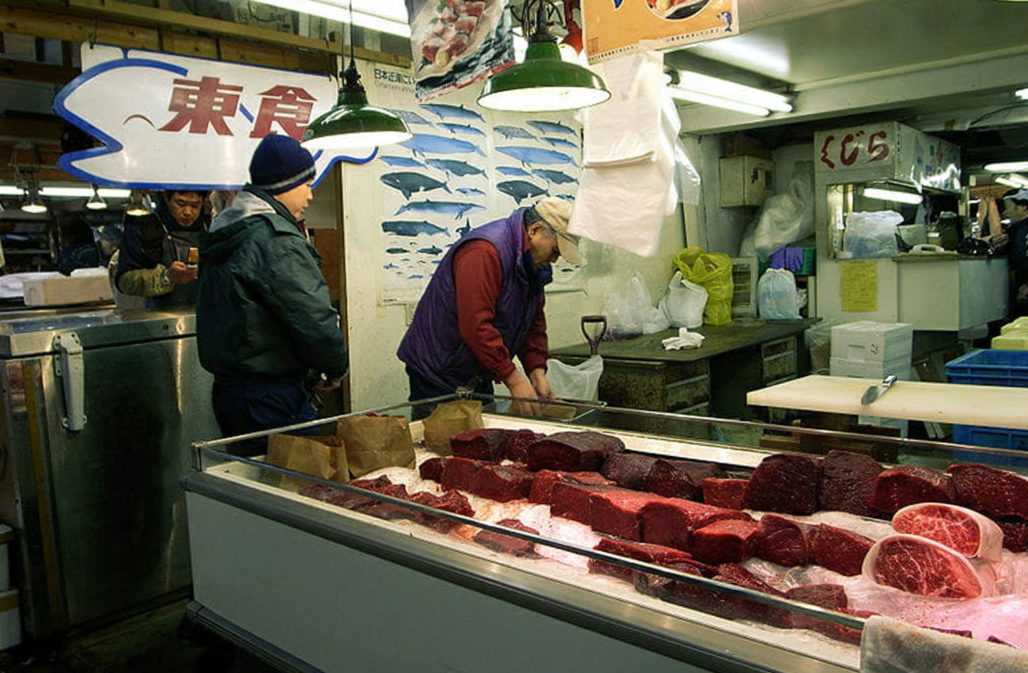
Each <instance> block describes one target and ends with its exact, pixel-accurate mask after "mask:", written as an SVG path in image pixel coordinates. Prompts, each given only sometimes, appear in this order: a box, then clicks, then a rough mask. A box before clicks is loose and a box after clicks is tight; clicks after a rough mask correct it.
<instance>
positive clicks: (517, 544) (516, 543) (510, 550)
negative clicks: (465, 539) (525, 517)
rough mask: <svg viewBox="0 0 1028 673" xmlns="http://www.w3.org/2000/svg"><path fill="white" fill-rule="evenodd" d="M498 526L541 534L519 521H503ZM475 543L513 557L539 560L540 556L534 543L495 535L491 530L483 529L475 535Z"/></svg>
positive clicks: (501, 534) (508, 536)
mask: <svg viewBox="0 0 1028 673" xmlns="http://www.w3.org/2000/svg"><path fill="white" fill-rule="evenodd" d="M496 525H498V526H503V527H505V528H513V529H515V530H520V531H521V532H523V533H532V534H533V535H538V534H539V531H537V530H536V529H534V528H529V527H528V526H526V525H525V524H523V523H521V522H520V521H518V520H517V519H503V520H502V521H499V522H497V524H496ZM475 542H477V543H478V544H480V545H482V546H483V547H487V548H489V549H492V550H493V551H498V552H500V553H502V554H510V555H512V556H520V557H522V558H539V554H537V553H536V551H535V543H534V542H529V541H528V540H522V539H521V538H517V537H513V536H511V535H505V534H503V533H494V532H493V531H491V530H485V529H483V530H480V531H478V532H477V533H475Z"/></svg>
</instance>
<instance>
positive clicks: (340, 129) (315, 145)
mask: <svg viewBox="0 0 1028 673" xmlns="http://www.w3.org/2000/svg"><path fill="white" fill-rule="evenodd" d="M341 77H342V79H343V86H342V88H340V89H339V100H338V101H337V102H336V104H335V106H334V107H333V108H332V109H331V110H329V111H328V112H326V113H325V114H323V115H321V116H320V117H318V118H317V119H315V120H314V121H313V122H311V124H310V125H309V126H308V127H307V130H306V131H305V132H304V134H303V146H304V147H306V148H307V149H308V150H310V151H311V152H317V151H318V150H325V151H352V150H358V149H371V148H373V147H379V146H381V145H394V144H396V143H402V142H403V141H405V140H409V139H410V138H411V132H410V129H408V128H407V125H406V124H405V123H404V121H403V120H402V119H400V117H399V116H397V115H396V114H394V113H392V112H390V111H389V110H383V109H382V108H377V107H372V106H370V105H368V94H367V92H366V91H365V90H364V86H363V85H362V84H361V76H360V73H359V72H357V62H356V60H355V59H354V45H353V0H350V65H348V66H347V68H346V70H345V71H344V72H343V73H342V74H341Z"/></svg>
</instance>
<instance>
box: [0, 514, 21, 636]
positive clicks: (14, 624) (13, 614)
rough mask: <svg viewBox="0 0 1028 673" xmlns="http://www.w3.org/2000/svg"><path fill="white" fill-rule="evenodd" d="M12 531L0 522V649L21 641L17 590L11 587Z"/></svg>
mask: <svg viewBox="0 0 1028 673" xmlns="http://www.w3.org/2000/svg"><path fill="white" fill-rule="evenodd" d="M13 540H14V531H13V530H11V527H10V526H5V525H3V524H0V650H6V649H9V648H12V647H14V646H15V645H18V644H20V643H21V615H20V613H19V610H18V590H17V589H12V588H11V571H10V548H11V544H12V542H13Z"/></svg>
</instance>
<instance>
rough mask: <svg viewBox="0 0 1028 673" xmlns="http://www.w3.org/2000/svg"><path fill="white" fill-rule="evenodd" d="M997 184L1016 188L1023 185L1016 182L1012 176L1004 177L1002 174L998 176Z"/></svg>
mask: <svg viewBox="0 0 1028 673" xmlns="http://www.w3.org/2000/svg"><path fill="white" fill-rule="evenodd" d="M996 184H997V185H1005V186H1007V187H1013V188H1015V189H1018V188H1020V187H1023V185H1022V184H1021V183H1020V182H1014V181H1013V180H1011V179H1010V178H1008V177H1004V176H1002V175H1001V176H1000V177H998V178H996Z"/></svg>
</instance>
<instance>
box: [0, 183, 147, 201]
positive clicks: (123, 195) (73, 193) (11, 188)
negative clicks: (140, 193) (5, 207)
mask: <svg viewBox="0 0 1028 673" xmlns="http://www.w3.org/2000/svg"><path fill="white" fill-rule="evenodd" d="M99 192H100V197H101V198H104V199H127V198H128V197H129V194H130V193H131V192H130V190H128V189H106V188H101V189H100V190H99ZM39 194H40V196H45V197H47V198H66V199H76V198H82V199H87V198H89V197H90V196H92V195H93V190H92V188H90V187H41V188H40V190H39ZM0 196H25V190H24V189H22V188H21V187H17V186H15V185H0Z"/></svg>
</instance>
